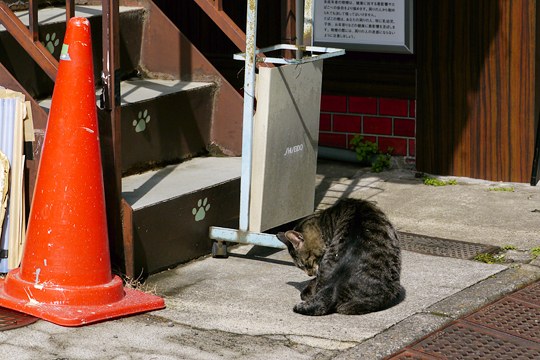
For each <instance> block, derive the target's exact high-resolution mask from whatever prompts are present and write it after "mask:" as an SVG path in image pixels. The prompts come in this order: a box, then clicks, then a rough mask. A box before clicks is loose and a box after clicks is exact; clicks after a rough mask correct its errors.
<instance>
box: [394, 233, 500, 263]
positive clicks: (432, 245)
mask: <svg viewBox="0 0 540 360" xmlns="http://www.w3.org/2000/svg"><path fill="white" fill-rule="evenodd" d="M399 235H400V236H399V237H400V246H401V248H402V249H403V250H408V251H413V252H417V253H421V254H427V255H436V256H446V257H452V258H456V259H466V260H471V259H473V258H474V257H475V256H476V255H478V254H480V253H493V252H495V251H497V250H498V249H499V248H498V247H496V246H492V245H484V244H475V243H468V242H464V241H457V240H449V239H441V238H436V237H429V236H424V235H417V234H411V233H404V232H400V233H399Z"/></svg>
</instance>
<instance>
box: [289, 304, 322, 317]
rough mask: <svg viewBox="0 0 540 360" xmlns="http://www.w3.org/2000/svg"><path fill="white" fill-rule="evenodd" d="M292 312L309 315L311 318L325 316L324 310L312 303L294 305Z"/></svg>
mask: <svg viewBox="0 0 540 360" xmlns="http://www.w3.org/2000/svg"><path fill="white" fill-rule="evenodd" d="M293 311H294V312H295V313H298V314H302V315H311V316H320V315H326V314H327V312H326V311H325V309H323V308H321V307H319V306H316V305H314V304H313V303H310V302H308V301H303V302H301V303H298V304H296V305H294V308H293Z"/></svg>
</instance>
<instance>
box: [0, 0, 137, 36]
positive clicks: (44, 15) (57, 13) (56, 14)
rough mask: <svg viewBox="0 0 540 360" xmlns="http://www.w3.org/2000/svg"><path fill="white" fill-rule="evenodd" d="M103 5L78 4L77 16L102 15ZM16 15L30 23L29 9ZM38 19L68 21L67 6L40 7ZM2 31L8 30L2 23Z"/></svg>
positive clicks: (46, 22) (128, 8)
mask: <svg viewBox="0 0 540 360" xmlns="http://www.w3.org/2000/svg"><path fill="white" fill-rule="evenodd" d="M141 9H143V8H142V7H136V6H120V12H128V11H133V10H141ZM101 13H102V10H101V6H90V5H76V6H75V16H80V17H85V18H90V17H93V16H101ZM15 15H17V17H18V18H19V19H20V20H21V21H22V22H23V24H24V25H26V26H28V25H29V15H28V10H23V11H16V12H15ZM38 21H39V24H40V25H49V24H56V23H59V22H65V21H66V8H65V7H47V8H43V9H39V13H38ZM0 31H6V28H5V27H4V26H2V25H0Z"/></svg>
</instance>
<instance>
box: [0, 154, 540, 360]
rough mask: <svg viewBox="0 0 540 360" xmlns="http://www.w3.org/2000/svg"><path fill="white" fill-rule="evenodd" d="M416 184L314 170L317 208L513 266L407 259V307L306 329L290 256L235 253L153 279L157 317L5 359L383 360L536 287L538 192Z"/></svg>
mask: <svg viewBox="0 0 540 360" xmlns="http://www.w3.org/2000/svg"><path fill="white" fill-rule="evenodd" d="M415 175H416V174H415V172H414V171H411V170H408V169H406V168H402V169H394V170H391V171H386V172H383V173H380V174H373V173H370V172H369V171H368V170H366V169H359V168H358V167H357V166H356V165H354V164H346V163H336V162H331V161H324V160H321V161H320V162H319V169H318V182H317V189H316V193H317V196H316V200H317V204H318V206H319V207H320V208H323V207H325V206H329V205H330V204H331V203H332V202H333V201H335V200H336V199H337V198H339V197H341V196H350V197H361V198H365V199H370V200H372V201H376V202H377V203H378V205H379V206H380V207H381V208H382V209H383V210H384V211H385V212H386V213H387V214H388V216H389V217H390V219H391V220H392V221H393V223H394V224H395V226H396V227H397V228H398V230H399V231H402V232H410V233H416V234H422V235H427V236H433V237H439V238H445V239H453V240H461V241H467V242H472V243H480V244H491V245H497V246H501V247H502V246H505V247H507V248H512V250H507V254H506V259H507V260H508V259H509V260H508V261H512V260H513V262H505V263H502V264H486V263H482V262H477V261H472V260H464V259H458V258H450V257H438V256H432V255H425V254H420V253H416V252H412V251H407V250H404V251H403V272H402V282H403V285H404V287H405V288H406V290H407V296H406V299H405V300H404V301H403V302H402V303H400V304H398V305H397V306H395V307H393V308H390V309H388V310H385V311H381V312H377V313H372V314H367V315H361V316H343V315H338V314H334V315H329V316H324V317H305V316H301V315H298V314H295V313H293V311H292V307H293V306H294V304H295V303H297V302H298V301H300V297H299V293H300V289H301V288H302V286H305V284H306V282H307V280H308V277H307V276H306V275H304V273H303V272H302V271H300V270H299V269H297V268H295V267H294V266H293V265H292V262H291V261H290V259H289V256H288V254H287V253H286V252H285V251H277V250H274V249H266V248H259V247H252V246H238V247H235V248H234V249H232V254H231V256H230V257H229V258H228V259H212V258H210V257H207V258H204V259H200V260H197V261H194V262H191V263H189V264H186V265H183V266H179V267H177V268H175V269H171V270H169V271H166V272H163V273H160V274H156V275H153V276H151V277H150V278H149V279H148V281H147V282H146V284H144V285H143V289H145V290H147V291H153V292H155V293H157V294H159V295H161V296H163V297H164V298H165V301H166V304H167V308H166V309H164V310H161V311H156V312H152V313H147V314H142V315H138V316H132V317H127V318H123V319H118V320H114V321H107V322H103V323H99V324H94V325H90V326H86V327H81V328H64V327H60V326H56V325H53V324H51V323H48V322H45V321H38V322H36V323H35V324H32V325H30V326H27V327H24V328H19V329H15V330H10V331H4V332H0V352H1V353H2V354H9V358H10V359H36V358H40V359H335V358H336V359H359V358H361V359H380V358H383V357H384V356H387V355H390V354H392V353H394V352H395V351H397V350H399V349H400V348H402V347H404V346H406V345H407V344H409V343H410V342H411V341H414V340H416V339H418V338H420V337H422V336H424V335H426V334H427V333H429V332H431V331H433V330H435V329H437V328H439V327H441V326H442V325H444V324H446V323H448V322H450V321H452V320H453V319H455V318H457V317H460V316H463V315H464V314H466V313H469V312H471V311H473V310H475V309H477V308H478V307H480V306H482V305H484V304H486V303H488V302H490V301H493V300H495V299H497V298H499V297H500V296H502V295H504V294H507V293H509V292H511V291H513V290H515V289H518V288H520V287H522V286H524V285H525V284H528V283H530V282H533V281H536V280H538V279H540V260H539V259H533V258H532V256H531V255H530V252H529V251H530V250H531V249H532V248H535V247H540V232H539V231H538V227H539V225H540V188H538V187H531V186H529V185H526V184H500V183H493V182H488V181H478V180H472V179H463V178H459V179H457V182H458V184H457V185H452V186H441V187H431V186H427V185H424V184H423V183H422V181H421V179H420V178H417V177H416V176H415ZM497 188H499V191H497ZM511 189H513V191H509V190H511ZM501 190H506V191H501Z"/></svg>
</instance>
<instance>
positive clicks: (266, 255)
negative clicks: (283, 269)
mask: <svg viewBox="0 0 540 360" xmlns="http://www.w3.org/2000/svg"><path fill="white" fill-rule="evenodd" d="M280 251H283V249H274V248H268V247H264V246H253V247H252V248H251V249H250V250H249V251H248V252H247V253H246V254H235V253H229V256H230V257H237V258H243V259H250V260H256V261H262V262H267V263H271V264H276V265H286V266H293V267H294V266H295V265H294V263H293V262H292V261H291V260H281V259H275V258H270V256H272V255H274V254H276V253H278V252H280Z"/></svg>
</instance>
